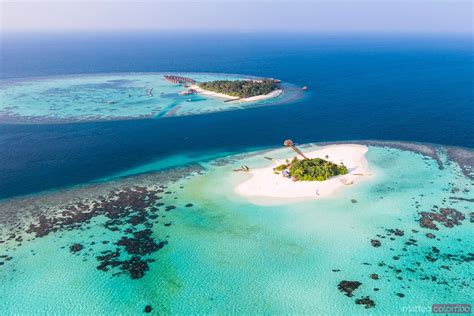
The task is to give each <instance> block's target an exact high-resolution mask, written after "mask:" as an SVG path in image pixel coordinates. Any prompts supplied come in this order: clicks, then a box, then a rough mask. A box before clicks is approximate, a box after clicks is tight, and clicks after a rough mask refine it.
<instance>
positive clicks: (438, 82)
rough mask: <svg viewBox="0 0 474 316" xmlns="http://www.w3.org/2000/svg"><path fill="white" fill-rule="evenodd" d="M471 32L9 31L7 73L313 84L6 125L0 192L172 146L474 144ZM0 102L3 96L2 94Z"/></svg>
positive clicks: (53, 181) (147, 157) (112, 167)
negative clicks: (250, 78)
mask: <svg viewBox="0 0 474 316" xmlns="http://www.w3.org/2000/svg"><path fill="white" fill-rule="evenodd" d="M473 51H474V50H473V46H472V38H471V37H461V36H459V37H456V36H450V37H446V36H445V37H443V36H439V37H435V36H428V37H427V36H422V35H419V36H401V35H378V36H363V35H351V36H342V35H326V36H323V35H314V34H290V33H288V34H198V33H196V34H184V33H175V34H171V33H160V34H156V33H126V34H118V33H117V34H103V33H101V34H95V33H90V34H2V37H1V45H0V58H1V61H0V67H1V68H0V70H1V71H0V72H1V78H21V77H31V76H49V75H58V74H83V73H110V72H159V71H177V72H179V71H182V72H223V73H240V74H245V75H255V76H266V77H275V78H279V79H281V80H284V81H287V82H290V83H293V84H296V85H298V86H303V85H307V86H309V88H310V90H309V92H308V93H307V95H306V96H305V97H304V98H303V99H302V100H300V101H297V102H295V103H292V104H285V105H278V106H273V107H260V108H254V109H246V110H239V111H229V112H221V113H214V114H208V115H198V116H189V117H175V118H167V119H161V120H133V121H114V122H112V121H108V122H94V123H75V124H51V125H45V124H43V125H11V124H4V125H0V198H6V197H12V196H16V195H22V194H28V193H34V192H39V191H42V190H48V189H55V188H61V187H64V186H69V185H75V184H80V183H86V182H89V181H93V180H96V179H99V178H103V177H107V176H109V175H112V174H115V173H118V172H120V171H123V170H127V169H130V168H133V167H136V166H139V165H141V164H145V163H147V162H150V161H153V160H156V159H160V158H165V157H168V156H170V155H176V154H188V153H192V154H196V155H199V154H206V153H216V152H228V151H231V152H234V151H242V150H246V149H248V148H255V147H268V146H278V145H280V144H281V142H282V141H283V140H284V139H286V138H292V139H294V140H295V141H297V142H299V143H305V142H316V141H335V140H365V139H378V140H405V141H417V142H429V143H437V144H447V145H455V146H462V147H470V148H474V105H473V57H474V55H473ZM0 102H1V100H0Z"/></svg>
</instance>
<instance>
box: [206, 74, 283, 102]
mask: <svg viewBox="0 0 474 316" xmlns="http://www.w3.org/2000/svg"><path fill="white" fill-rule="evenodd" d="M198 85H199V87H200V88H202V89H204V90H209V91H212V92H217V93H223V94H227V95H230V96H233V97H239V98H249V97H254V96H257V95H264V94H268V93H270V92H272V91H274V90H276V89H277V88H278V83H277V82H276V81H275V80H273V79H258V80H215V81H207V82H201V83H199V84H198Z"/></svg>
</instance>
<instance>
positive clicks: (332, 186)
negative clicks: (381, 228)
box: [235, 140, 371, 204]
mask: <svg viewBox="0 0 474 316" xmlns="http://www.w3.org/2000/svg"><path fill="white" fill-rule="evenodd" d="M284 145H285V146H286V147H289V148H291V149H293V151H294V152H296V154H297V155H296V156H295V157H294V158H292V159H288V158H286V159H285V158H283V159H277V158H272V157H271V156H281V150H273V151H270V152H267V153H266V155H267V156H265V158H266V159H268V160H271V161H272V162H273V165H272V166H268V167H264V168H259V169H252V168H251V167H247V166H246V167H247V168H248V169H245V170H242V171H246V172H245V173H248V174H251V177H250V178H248V177H246V179H245V181H243V182H241V183H240V184H238V185H237V186H236V187H235V191H236V192H237V193H238V194H240V195H242V196H246V197H249V198H255V197H260V198H269V197H271V198H272V200H268V199H263V200H254V201H256V203H257V204H272V203H273V202H274V201H275V198H276V199H278V198H284V199H291V198H320V197H325V196H330V195H332V194H334V193H336V192H337V191H339V190H340V189H342V188H344V187H347V186H352V185H354V184H355V183H357V182H360V181H362V179H364V178H365V179H366V178H367V176H369V175H371V174H370V171H369V168H368V162H367V159H366V158H365V154H366V153H367V151H368V148H367V146H363V145H356V144H338V145H329V146H323V147H321V146H316V147H309V148H311V150H310V151H308V152H304V153H303V152H302V151H301V150H300V149H298V148H297V147H296V146H295V145H294V144H293V142H292V141H291V140H286V141H285V142H284ZM268 155H269V156H270V157H269V156H268Z"/></svg>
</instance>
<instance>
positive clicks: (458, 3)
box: [0, 0, 473, 33]
mask: <svg viewBox="0 0 474 316" xmlns="http://www.w3.org/2000/svg"><path fill="white" fill-rule="evenodd" d="M0 6H1V7H0V8H1V20H0V27H1V30H2V31H113V30H131V31H132V30H133V31H135V30H158V31H159V30H167V31H169V30H194V31H239V32H241V31H242V32H247V31H296V32H320V33H334V32H338V33H367V32H368V33H471V32H472V17H471V15H472V6H473V4H472V2H471V1H464V0H332V1H331V0H313V1H310V0H292V1H290V0H273V1H270V0H254V1H250V0H245V1H242V0H241V1H237V0H187V1H183V0H155V1H151V0H144V1H143V0H142V1H134V0H128V1H123V0H122V1H112V0H99V1H97V0H96V1H89V0H84V1H77V0H76V1H74V0H62V1H39V0H29V1H28V0H15V1H9V0H0Z"/></svg>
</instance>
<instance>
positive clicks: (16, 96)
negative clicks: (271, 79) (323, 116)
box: [0, 73, 297, 123]
mask: <svg viewBox="0 0 474 316" xmlns="http://www.w3.org/2000/svg"><path fill="white" fill-rule="evenodd" d="M165 74H166V73H123V74H97V75H80V76H73V75H68V76H57V77H44V78H32V79H13V80H2V81H1V82H0V100H2V102H1V104H0V119H1V120H3V121H7V122H10V121H12V122H29V123H31V122H71V121H73V122H77V121H97V120H117V119H132V118H161V117H170V116H183V115H195V114H204V113H210V112H219V111H225V110H235V109H242V108H248V107H252V106H257V105H258V106H263V105H268V104H276V103H280V102H284V101H285V100H288V99H291V98H294V97H295V95H296V94H297V90H296V89H294V87H293V88H291V89H289V90H288V89H287V90H286V91H285V93H283V94H282V95H281V96H279V97H276V98H273V99H271V100H261V101H256V102H248V103H240V102H224V99H222V98H213V97H208V96H205V95H202V94H194V95H185V96H183V95H180V92H182V91H184V90H186V88H183V87H182V86H181V85H177V84H172V83H169V82H167V81H166V80H165V79H164V78H163V75H165ZM179 75H181V76H186V77H190V78H192V79H194V80H196V81H198V82H203V81H212V80H223V79H228V80H237V79H245V78H250V77H248V76H243V75H230V74H212V73H180V74H179ZM282 86H283V87H286V88H289V87H290V86H291V85H289V84H286V83H284V84H283V85H282ZM151 88H152V89H153V90H152V92H151V93H152V95H148V91H149V89H151Z"/></svg>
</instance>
